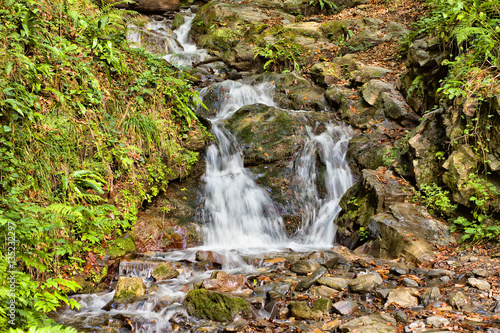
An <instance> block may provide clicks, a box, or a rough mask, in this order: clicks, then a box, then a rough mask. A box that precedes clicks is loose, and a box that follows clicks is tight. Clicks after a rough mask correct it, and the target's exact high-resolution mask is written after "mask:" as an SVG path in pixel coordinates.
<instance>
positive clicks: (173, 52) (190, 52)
mask: <svg viewBox="0 0 500 333" xmlns="http://www.w3.org/2000/svg"><path fill="white" fill-rule="evenodd" d="M183 14H184V23H183V24H182V25H181V26H180V27H179V28H177V29H176V30H175V31H174V35H175V39H171V40H170V42H169V45H168V46H169V49H170V53H169V54H167V55H165V56H164V57H163V59H165V60H166V61H168V62H170V63H175V64H177V65H182V66H190V65H191V64H192V63H193V62H200V61H203V60H205V59H206V58H208V53H207V51H206V50H205V49H199V48H198V47H197V46H196V44H194V43H192V42H191V41H190V38H189V31H190V30H191V26H192V24H193V20H194V17H195V14H193V13H191V11H190V10H188V11H185V12H183Z"/></svg>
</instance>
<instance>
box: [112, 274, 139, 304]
mask: <svg viewBox="0 0 500 333" xmlns="http://www.w3.org/2000/svg"><path fill="white" fill-rule="evenodd" d="M145 293H146V286H145V285H144V282H143V281H142V279H141V278H139V277H126V276H120V278H119V279H118V284H117V285H116V291H115V296H114V297H113V300H114V301H115V302H120V303H124V302H128V301H131V300H133V299H134V298H136V297H139V296H142V295H144V294H145Z"/></svg>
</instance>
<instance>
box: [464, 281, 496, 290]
mask: <svg viewBox="0 0 500 333" xmlns="http://www.w3.org/2000/svg"><path fill="white" fill-rule="evenodd" d="M467 283H468V284H469V286H471V287H474V288H477V289H479V290H490V288H491V286H490V284H489V283H488V282H487V281H485V280H480V279H476V278H469V279H468V280H467Z"/></svg>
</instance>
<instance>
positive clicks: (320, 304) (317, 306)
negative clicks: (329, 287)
mask: <svg viewBox="0 0 500 333" xmlns="http://www.w3.org/2000/svg"><path fill="white" fill-rule="evenodd" d="M331 307H332V301H330V300H329V299H327V298H320V299H318V300H316V301H314V303H313V305H312V310H313V311H321V312H322V313H323V315H328V313H329V311H330V309H331Z"/></svg>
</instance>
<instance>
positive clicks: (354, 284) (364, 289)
mask: <svg viewBox="0 0 500 333" xmlns="http://www.w3.org/2000/svg"><path fill="white" fill-rule="evenodd" d="M382 283H383V280H382V277H380V275H379V274H378V273H368V274H364V275H360V276H358V277H357V278H355V279H354V280H351V281H350V282H349V288H350V289H351V290H352V291H353V292H355V293H368V292H370V291H372V290H373V289H374V288H375V287H377V286H379V285H381V284H382Z"/></svg>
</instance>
